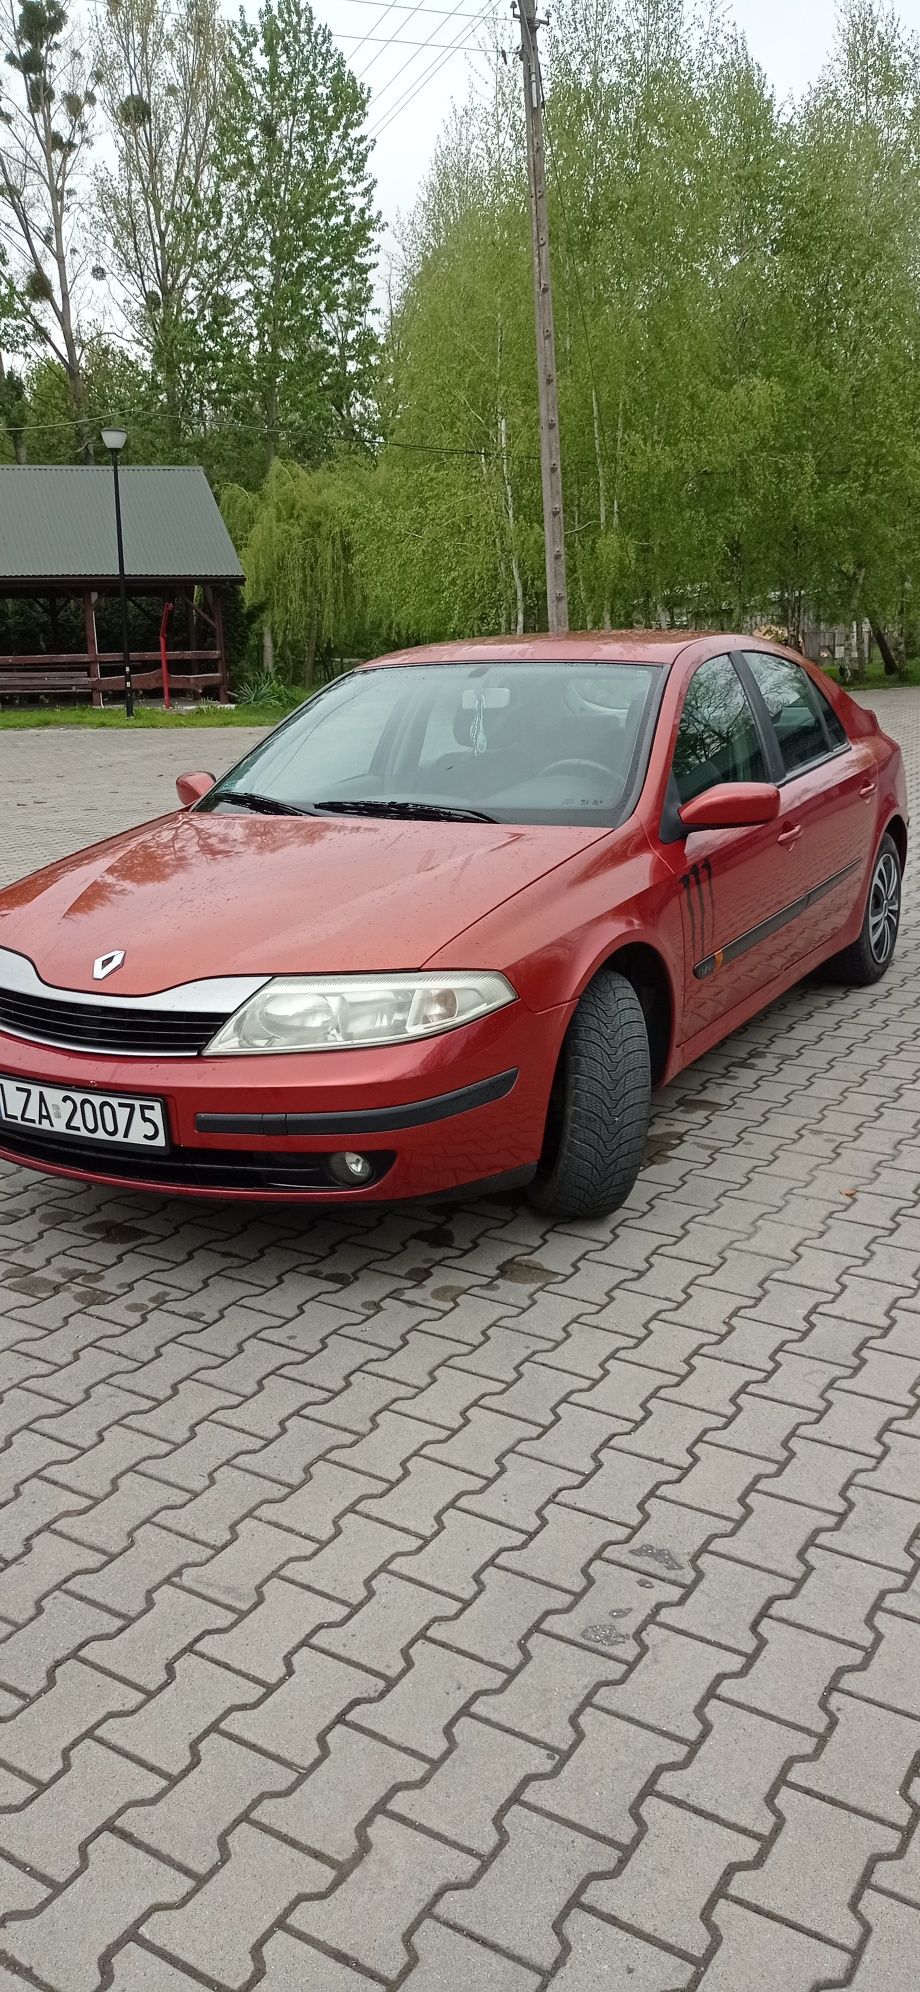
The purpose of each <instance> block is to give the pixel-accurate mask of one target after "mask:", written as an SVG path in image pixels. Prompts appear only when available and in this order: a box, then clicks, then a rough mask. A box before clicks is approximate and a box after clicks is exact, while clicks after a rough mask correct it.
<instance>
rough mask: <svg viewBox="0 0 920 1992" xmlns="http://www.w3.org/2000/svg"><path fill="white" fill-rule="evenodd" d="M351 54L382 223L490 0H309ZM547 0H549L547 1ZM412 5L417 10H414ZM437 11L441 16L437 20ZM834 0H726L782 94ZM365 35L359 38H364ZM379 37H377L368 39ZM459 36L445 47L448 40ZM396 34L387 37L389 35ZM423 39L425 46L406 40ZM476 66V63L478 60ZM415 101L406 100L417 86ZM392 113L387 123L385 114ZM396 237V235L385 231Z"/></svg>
mask: <svg viewBox="0 0 920 1992" xmlns="http://www.w3.org/2000/svg"><path fill="white" fill-rule="evenodd" d="M314 4H315V7H316V12H317V13H318V15H319V16H320V18H321V19H323V20H325V21H326V22H327V23H328V25H329V27H330V28H331V29H332V31H333V33H334V34H335V36H336V38H337V40H338V41H339V42H340V45H341V47H342V50H343V52H344V53H345V54H346V55H347V56H348V58H349V60H350V61H353V64H354V67H355V69H356V70H357V72H358V74H359V76H361V77H362V79H363V80H364V81H365V82H366V83H367V84H368V85H370V86H371V87H372V88H373V91H374V98H373V101H372V103H371V109H370V120H369V122H370V129H371V130H372V131H373V130H374V129H375V127H378V126H384V124H385V129H381V131H380V136H379V138H378V139H377V142H376V147H375V153H374V168H375V172H376V175H377V181H378V198H379V201H380V206H381V209H382V211H383V215H384V218H385V221H386V223H387V225H388V232H389V230H390V229H392V225H393V223H394V222H395V220H396V218H397V215H398V214H399V212H400V211H401V210H402V211H405V210H406V209H407V208H410V207H411V206H412V203H413V200H414V197H415V194H416V192H417V190H418V187H419V184H420V182H421V180H422V178H423V176H424V173H425V168H426V166H427V165H428V162H429V160H430V158H431V153H432V149H433V147H434V143H435V140H436V138H437V135H438V131H439V129H440V127H441V125H442V123H443V121H444V118H445V116H446V114H447V112H448V110H449V108H450V104H451V100H452V99H455V98H459V99H461V100H462V99H463V97H464V96H465V95H466V89H467V77H468V73H469V65H470V61H471V57H470V56H469V55H468V54H467V53H465V52H464V49H463V46H462V43H463V42H464V41H465V40H466V37H467V35H469V36H470V38H471V39H472V38H474V37H475V35H476V33H477V29H476V25H475V21H474V20H473V19H469V20H467V22H466V24H465V25H464V20H463V17H464V16H465V15H470V16H472V15H476V14H479V13H480V12H481V11H482V9H483V7H485V6H486V0H455V4H452V0H423V4H420V5H418V6H417V7H416V6H415V0H400V4H391V5H388V4H387V0H314ZM549 4H550V0H547V5H549ZM413 9H414V11H413ZM436 10H442V11H443V14H444V20H443V21H439V20H438V19H437V12H436ZM488 11H489V12H490V14H494V17H495V18H496V19H497V20H499V21H502V20H507V22H508V40H509V46H514V45H515V43H516V40H517V27H516V24H515V23H514V22H513V21H512V19H511V10H510V5H509V4H508V0H492V5H491V7H489V9H488ZM836 11H837V9H836V0H727V4H726V13H727V14H728V15H729V16H731V15H732V14H733V15H734V18H735V20H736V21H737V23H738V25H739V27H740V28H741V29H742V30H743V32H744V34H745V36H746V37H747V41H748V45H749V47H750V49H751V51H752V53H753V54H754V56H755V57H756V59H757V61H758V62H760V63H761V64H762V66H763V68H764V69H765V70H766V73H767V75H768V77H769V78H770V81H771V82H772V83H773V85H774V87H775V89H776V90H777V92H778V93H779V95H780V96H781V97H787V96H790V95H792V96H797V95H799V94H800V93H801V91H802V90H803V89H805V88H806V87H807V85H808V84H809V83H810V82H811V81H812V80H813V79H814V77H815V76H817V74H818V71H819V70H820V69H821V67H822V64H823V62H824V59H825V56H826V54H827V51H828V49H829V47H830V44H831V40H832V38H833V33H834V22H835V18H836ZM897 11H898V12H899V14H900V16H901V18H902V20H903V21H904V23H905V25H907V26H910V27H911V28H913V29H915V30H920V0H901V4H900V6H899V7H898V9H897ZM365 36H366V37H368V39H367V40H365V41H364V42H363V45H362V37H365ZM370 37H380V38H381V39H380V40H378V39H370ZM458 37H459V38H460V40H461V47H460V48H459V49H458V50H457V52H456V53H450V52H449V51H448V49H446V48H445V46H444V44H449V43H451V42H452V41H454V40H455V39H456V38H458ZM394 40H396V41H397V42H401V43H402V44H403V46H402V47H400V46H395V47H394V46H393V41H394ZM413 42H427V43H428V44H429V45H428V46H427V47H421V48H419V47H415V48H412V47H410V46H409V44H410V43H413ZM476 67H477V68H479V69H480V70H481V69H482V62H481V60H479V61H477V62H476ZM416 85H420V86H421V87H420V88H419V89H418V93H417V94H413V95H412V100H411V102H408V101H405V100H406V95H407V93H409V92H413V93H414V92H415V87H416ZM390 119H391V120H392V121H391V122H388V120H390ZM390 239H391V240H392V237H391V238H390Z"/></svg>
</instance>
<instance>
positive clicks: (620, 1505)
mask: <svg viewBox="0 0 920 1992" xmlns="http://www.w3.org/2000/svg"><path fill="white" fill-rule="evenodd" d="M677 1478H678V1470H677V1468H676V1467H673V1466H663V1465H662V1464H661V1462H660V1461H659V1460H653V1459H643V1458H642V1456H641V1455H639V1454H635V1453H625V1452H621V1451H620V1450H619V1449H618V1447H617V1446H616V1445H615V1444H614V1445H610V1446H608V1447H607V1448H606V1450H605V1452H604V1453H603V1454H602V1455H601V1459H600V1461H599V1464H598V1466H597V1467H596V1468H595V1471H594V1472H593V1473H592V1474H590V1475H589V1476H588V1478H587V1479H586V1480H584V1481H583V1482H582V1484H581V1486H580V1487H575V1488H572V1489H570V1490H569V1492H568V1493H567V1494H565V1495H564V1496H562V1497H560V1498H561V1499H562V1505H563V1506H564V1507H570V1508H578V1509H580V1510H582V1511H583V1512H584V1513H587V1514H590V1515H601V1516H603V1517H604V1519H605V1520H606V1521H610V1522H617V1523H619V1524H620V1525H621V1526H622V1527H623V1528H636V1527H638V1525H639V1523H640V1522H641V1521H642V1519H643V1509H644V1505H645V1503H646V1501H647V1500H648V1497H649V1495H650V1494H653V1493H654V1492H655V1490H656V1488H661V1487H664V1486H666V1485H667V1484H668V1483H669V1482H670V1481H676V1480H677Z"/></svg>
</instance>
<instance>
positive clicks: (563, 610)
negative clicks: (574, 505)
mask: <svg viewBox="0 0 920 1992" xmlns="http://www.w3.org/2000/svg"><path fill="white" fill-rule="evenodd" d="M517 11H518V18H519V20H520V23H521V62H522V66H523V70H524V117H525V121H526V126H527V177H528V180H529V183H530V216H531V225H532V229H533V296H534V309H535V312H536V320H537V387H538V391H539V396H540V468H541V471H542V476H543V539H544V544H545V547H546V607H547V616H548V620H549V627H550V629H551V630H553V631H558V630H566V629H568V626H569V598H568V589H567V587H566V579H565V523H564V519H563V512H562V464H561V460H560V447H559V401H558V397H557V392H556V335H555V331H554V328H553V290H552V281H551V277H550V262H549V221H548V218H547V211H546V148H545V144H544V138H543V80H542V77H541V75H540V55H539V51H538V48H537V28H538V26H539V23H538V21H537V11H536V4H535V0H517Z"/></svg>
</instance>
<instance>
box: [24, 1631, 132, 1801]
mask: <svg viewBox="0 0 920 1992" xmlns="http://www.w3.org/2000/svg"><path fill="white" fill-rule="evenodd" d="M140 1700H141V1696H140V1694H139V1692H138V1690H137V1689H136V1688H129V1687H128V1686H127V1685H126V1684H125V1682H123V1681H116V1680H114V1679H112V1678H111V1676H109V1675H106V1674H100V1673H98V1672H97V1670H96V1668H95V1667H86V1666H84V1665H83V1663H82V1661H80V1660H65V1661H64V1663H63V1665H62V1666H61V1667H59V1668H58V1671H57V1674H56V1675H55V1678H54V1681H53V1683H52V1685H51V1687H50V1688H48V1689H47V1690H46V1692H45V1693H44V1694H43V1695H38V1696H37V1697H36V1699H35V1701H33V1702H29V1703H28V1704H27V1705H26V1706H25V1707H24V1708H21V1709H19V1710H18V1711H16V1712H15V1713H11V1714H9V1715H8V1716H6V1717H5V1719H4V1720H2V1721H0V1760H2V1762H3V1763H5V1764H8V1765H10V1766H11V1767H12V1769H13V1770H16V1771H22V1772H23V1773H24V1775H25V1776H26V1777H29V1778H35V1779H36V1780H37V1781H38V1782H41V1783H44V1782H45V1780H46V1779H48V1778H52V1777H54V1776H55V1774H56V1772H58V1771H60V1770H62V1769H63V1766H64V1759H65V1756H66V1753H67V1752H68V1750H70V1749H71V1748H72V1746H73V1745H74V1744H75V1743H77V1742H79V1740H80V1738H81V1737H83V1736H87V1735H88V1734H89V1732H90V1730H92V1729H94V1728H95V1727H96V1725H97V1724H98V1723H101V1722H103V1721H104V1720H105V1718H106V1716H112V1715H114V1714H115V1713H116V1711H119V1710H129V1709H136V1708H137V1706H138V1703H139V1702H140Z"/></svg>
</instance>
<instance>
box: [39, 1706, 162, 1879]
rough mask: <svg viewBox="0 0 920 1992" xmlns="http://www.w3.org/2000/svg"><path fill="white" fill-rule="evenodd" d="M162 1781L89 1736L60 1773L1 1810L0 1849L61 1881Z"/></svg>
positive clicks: (45, 1874)
mask: <svg viewBox="0 0 920 1992" xmlns="http://www.w3.org/2000/svg"><path fill="white" fill-rule="evenodd" d="M162 1788H163V1780H162V1778H160V1777H157V1776H156V1775H155V1774H154V1773H153V1772H152V1771H148V1770H145V1769H144V1768H143V1767H142V1766H141V1765H140V1764H134V1763H131V1762H130V1760H129V1759H128V1758H127V1757H123V1756H121V1755H119V1754H118V1753H117V1752H116V1751H114V1750H107V1749H106V1748H105V1747H104V1745H102V1744H101V1743H95V1742H93V1740H92V1738H90V1739H89V1740H88V1741H87V1742H85V1743H78V1744H77V1746H76V1748H75V1749H74V1750H73V1752H72V1754H71V1757H70V1761H69V1763H68V1765H67V1768H66V1769H65V1771H64V1772H63V1775H62V1776H61V1777H59V1778H55V1779H54V1781H53V1783H51V1784H49V1785H47V1786H46V1787H45V1789H44V1790H43V1791H40V1792H38V1793H37V1794H35V1795H34V1796H30V1797H29V1798H28V1799H26V1800H24V1802H23V1803H22V1804H21V1805H20V1806H18V1807H17V1809H16V1811H15V1812H4V1813H0V1848H2V1850H3V1852H4V1853H5V1854H9V1855H10V1856H11V1857H12V1858H13V1859H14V1860H16V1861H18V1862H20V1863H21V1865H22V1866H23V1867H26V1868H29V1869H30V1870H32V1871H33V1872H35V1873H36V1874H37V1875H42V1876H44V1877H46V1878H47V1879H48V1880H49V1881H52V1882H57V1883H62V1882H65V1881H67V1880H68V1879H69V1877H70V1876H71V1875H73V1874H75V1873H76V1871H77V1868H78V1867H79V1865H80V1852H81V1848H83V1847H84V1846H85V1845H86V1843H87V1841H89V1840H91V1839H92V1837H93V1835H94V1834H95V1833H97V1832H98V1831H99V1828H100V1827H101V1826H104V1825H106V1824H107V1823H111V1822H112V1821H113V1820H114V1819H116V1818H117V1817H118V1815H119V1813H121V1812H122V1810H123V1808H124V1807H125V1806H128V1805H130V1804H131V1803H132V1801H136V1800H139V1799H152V1798H155V1797H156V1795H157V1794H158V1792H160V1791H161V1790H162Z"/></svg>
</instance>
